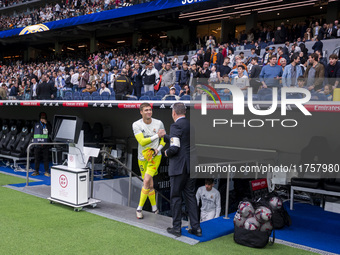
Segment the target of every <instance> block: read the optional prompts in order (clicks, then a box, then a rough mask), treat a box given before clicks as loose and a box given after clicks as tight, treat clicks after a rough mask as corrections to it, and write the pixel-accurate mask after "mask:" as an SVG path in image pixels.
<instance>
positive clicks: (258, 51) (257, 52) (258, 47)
mask: <svg viewBox="0 0 340 255" xmlns="http://www.w3.org/2000/svg"><path fill="white" fill-rule="evenodd" d="M255 53H256V55H257V56H260V55H261V46H260V45H259V43H258V42H255Z"/></svg>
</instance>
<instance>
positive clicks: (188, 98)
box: [180, 95, 190, 100]
mask: <svg viewBox="0 0 340 255" xmlns="http://www.w3.org/2000/svg"><path fill="white" fill-rule="evenodd" d="M180 100H190V96H189V95H184V96H182V97H181V98H180Z"/></svg>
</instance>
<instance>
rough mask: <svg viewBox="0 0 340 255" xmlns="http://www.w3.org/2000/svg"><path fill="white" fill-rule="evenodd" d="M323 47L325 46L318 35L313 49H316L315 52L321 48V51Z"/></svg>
mask: <svg viewBox="0 0 340 255" xmlns="http://www.w3.org/2000/svg"><path fill="white" fill-rule="evenodd" d="M322 48H323V43H322V42H321V41H320V39H319V38H318V37H317V38H316V39H315V43H314V45H313V47H312V49H313V50H314V52H316V51H317V50H319V51H320V52H322Z"/></svg>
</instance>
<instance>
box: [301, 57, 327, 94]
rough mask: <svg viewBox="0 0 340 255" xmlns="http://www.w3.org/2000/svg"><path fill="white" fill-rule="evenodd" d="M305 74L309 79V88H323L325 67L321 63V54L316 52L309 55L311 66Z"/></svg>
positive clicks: (316, 89)
mask: <svg viewBox="0 0 340 255" xmlns="http://www.w3.org/2000/svg"><path fill="white" fill-rule="evenodd" d="M303 76H304V78H305V79H306V80H307V85H306V86H307V88H308V90H310V91H319V90H321V89H322V84H323V79H324V76H325V68H324V66H323V65H321V64H320V63H319V56H318V55H317V54H316V53H313V54H312V55H310V56H309V66H308V67H307V69H306V72H305V73H304V75H303Z"/></svg>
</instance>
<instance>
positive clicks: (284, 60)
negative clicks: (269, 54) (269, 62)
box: [280, 58, 287, 71]
mask: <svg viewBox="0 0 340 255" xmlns="http://www.w3.org/2000/svg"><path fill="white" fill-rule="evenodd" d="M286 65H287V60H286V59H285V58H281V59H280V66H281V67H282V71H284V70H285V67H286Z"/></svg>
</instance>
